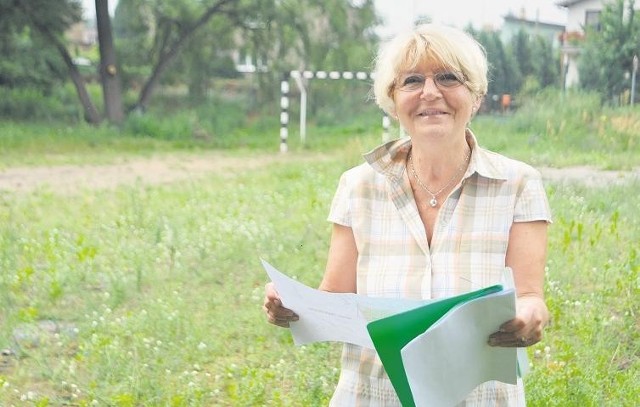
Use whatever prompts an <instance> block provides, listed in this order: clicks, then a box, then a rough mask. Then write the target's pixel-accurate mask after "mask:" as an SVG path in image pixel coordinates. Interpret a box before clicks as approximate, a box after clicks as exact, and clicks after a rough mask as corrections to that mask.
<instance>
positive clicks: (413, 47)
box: [373, 24, 488, 115]
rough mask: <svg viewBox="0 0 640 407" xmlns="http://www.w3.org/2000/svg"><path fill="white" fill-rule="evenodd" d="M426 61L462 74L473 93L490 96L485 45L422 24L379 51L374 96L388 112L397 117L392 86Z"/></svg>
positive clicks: (459, 32) (445, 28)
mask: <svg viewBox="0 0 640 407" xmlns="http://www.w3.org/2000/svg"><path fill="white" fill-rule="evenodd" d="M424 62H435V63H436V64H439V65H441V66H442V67H444V68H446V69H452V70H456V71H459V72H462V74H463V75H464V77H465V78H466V82H465V85H466V86H467V87H468V88H469V90H470V91H471V93H472V94H473V95H474V96H475V97H477V98H478V99H479V98H482V97H483V96H484V95H485V94H486V93H487V86H488V82H487V69H488V67H487V57H486V54H485V51H484V48H483V47H482V45H480V44H479V43H478V42H477V41H476V40H475V39H474V38H473V37H471V35H469V34H467V33H466V32H464V31H462V30H459V29H457V28H453V27H448V26H444V25H437V24H423V25H419V26H417V27H415V28H414V29H413V30H411V31H409V32H406V33H403V34H400V35H398V36H396V37H395V38H393V39H392V40H391V41H389V42H388V43H386V44H385V45H384V46H382V47H381V48H380V51H379V53H378V56H377V58H376V62H375V69H374V75H375V77H374V81H373V93H374V96H375V100H376V103H377V104H378V106H380V107H381V108H382V109H383V110H384V111H385V112H387V113H389V114H392V115H393V114H394V111H395V102H394V100H393V87H394V84H395V81H396V79H397V77H398V75H399V74H400V73H401V72H406V71H410V70H412V69H414V68H415V67H416V66H418V65H420V64H421V63H424Z"/></svg>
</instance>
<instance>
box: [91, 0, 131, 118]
mask: <svg viewBox="0 0 640 407" xmlns="http://www.w3.org/2000/svg"><path fill="white" fill-rule="evenodd" d="M95 4H96V20H97V25H98V43H99V47H100V81H101V82H102V94H103V97H104V107H105V113H106V116H107V120H109V122H110V123H114V124H121V123H122V121H123V120H124V108H123V105H122V86H121V83H120V73H119V71H118V68H117V64H116V50H115V47H114V46H113V35H112V30H111V17H109V0H95Z"/></svg>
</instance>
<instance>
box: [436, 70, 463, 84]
mask: <svg viewBox="0 0 640 407" xmlns="http://www.w3.org/2000/svg"><path fill="white" fill-rule="evenodd" d="M438 76H439V77H440V80H441V81H445V82H457V81H459V80H460V79H459V78H458V75H456V74H455V73H453V72H443V73H441V74H439V75H438Z"/></svg>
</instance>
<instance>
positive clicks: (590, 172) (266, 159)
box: [0, 152, 640, 193]
mask: <svg viewBox="0 0 640 407" xmlns="http://www.w3.org/2000/svg"><path fill="white" fill-rule="evenodd" d="M326 158H327V157H325V156H322V155H318V154H315V155H307V154H287V155H281V154H278V153H275V154H269V155H259V156H251V157H238V156H229V155H225V154H224V153H219V152H213V153H204V154H190V155H179V156H178V155H169V156H162V157H152V158H149V159H136V160H131V161H126V162H121V163H115V164H110V165H59V166H49V167H13V168H7V169H4V170H0V191H2V190H4V191H12V192H30V191H33V190H37V189H42V188H47V189H50V190H52V191H55V192H56V193H73V192H77V191H79V190H81V189H85V188H86V189H110V188H115V187H118V186H121V185H134V184H136V183H144V184H148V185H157V184H169V183H172V182H178V181H183V180H189V179H197V178H201V177H204V176H206V175H207V174H212V173H216V174H220V173H223V172H238V171H242V170H248V169H256V168H260V167H264V166H266V165H269V164H272V163H275V162H278V161H282V160H288V161H293V160H295V161H303V160H310V161H315V160H323V159H326ZM539 170H540V172H541V173H542V176H543V178H545V179H546V180H550V181H553V182H564V183H581V184H584V185H587V186H594V187H597V186H607V185H612V184H621V183H625V182H629V181H630V180H632V179H636V180H638V179H640V168H637V169H635V170H634V171H602V170H598V169H595V168H592V167H586V166H581V167H569V168H540V169H539Z"/></svg>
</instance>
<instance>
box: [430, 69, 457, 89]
mask: <svg viewBox="0 0 640 407" xmlns="http://www.w3.org/2000/svg"><path fill="white" fill-rule="evenodd" d="M433 80H434V81H435V82H436V84H437V85H438V86H442V87H444V88H451V87H454V86H458V85H460V84H462V83H464V78H463V77H462V74H460V73H458V72H440V73H437V74H435V75H434V76H433Z"/></svg>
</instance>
